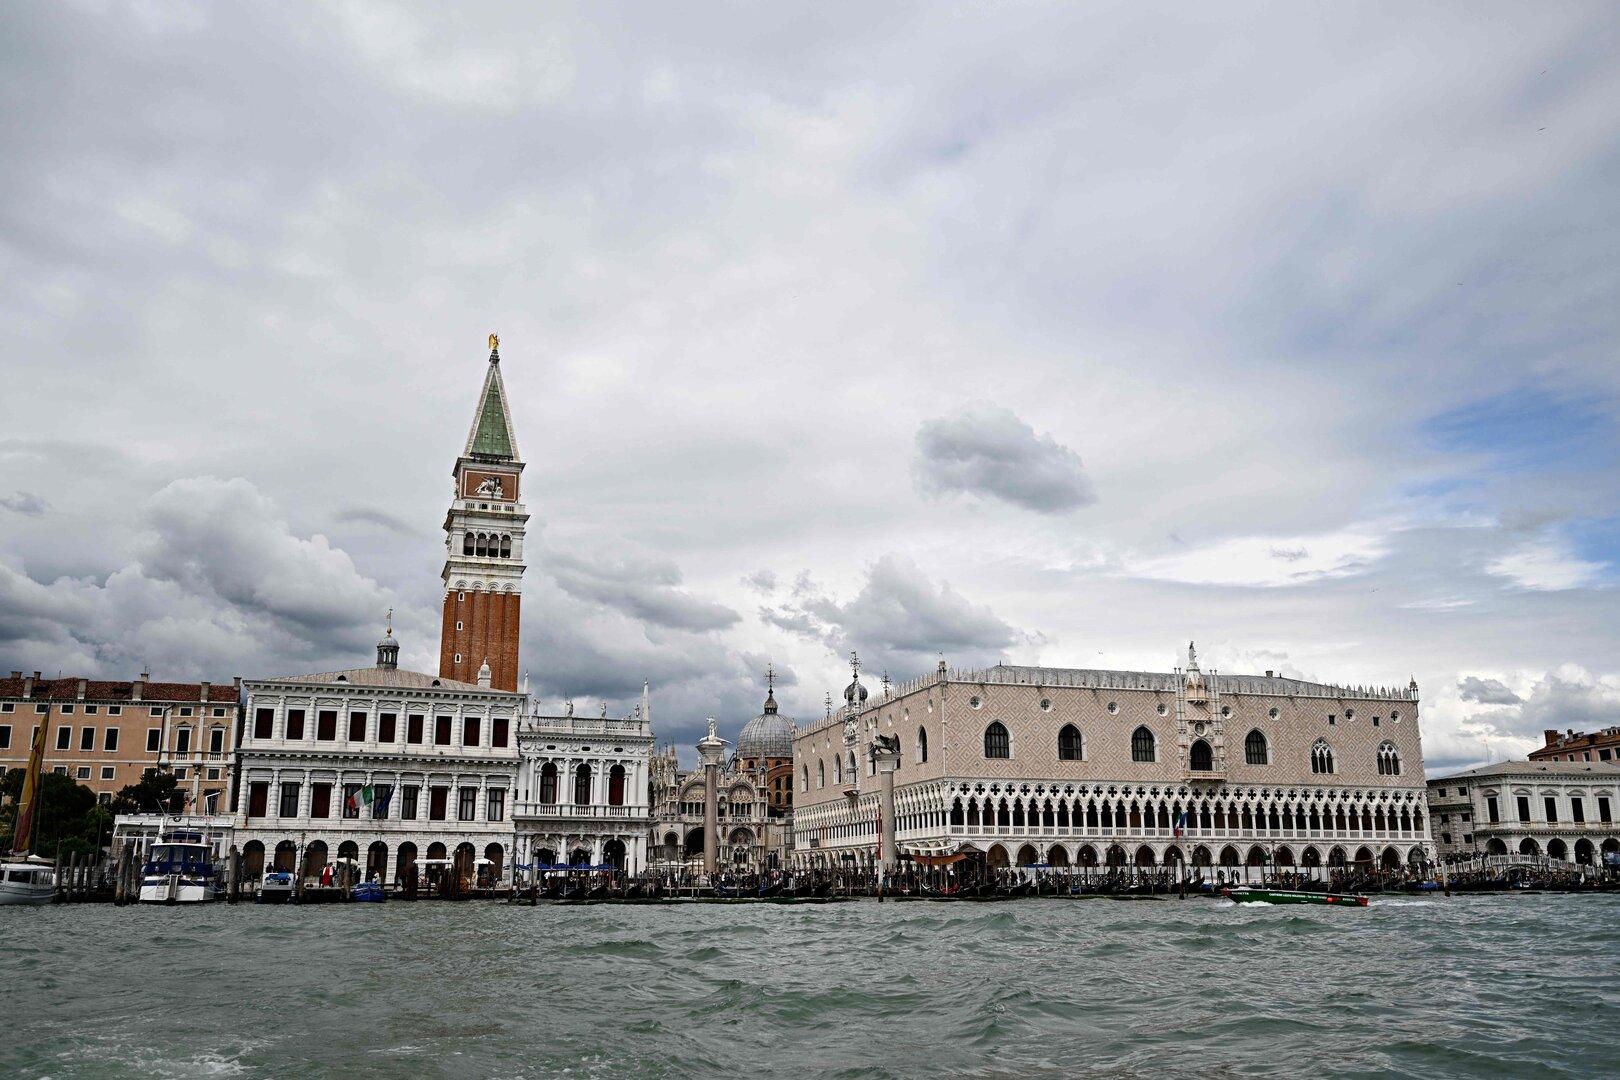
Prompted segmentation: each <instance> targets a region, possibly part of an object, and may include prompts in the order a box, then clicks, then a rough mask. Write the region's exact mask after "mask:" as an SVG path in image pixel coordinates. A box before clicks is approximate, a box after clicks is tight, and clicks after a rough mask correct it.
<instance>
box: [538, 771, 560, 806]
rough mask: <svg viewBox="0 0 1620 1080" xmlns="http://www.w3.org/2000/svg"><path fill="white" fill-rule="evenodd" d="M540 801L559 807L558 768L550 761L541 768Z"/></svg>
mask: <svg viewBox="0 0 1620 1080" xmlns="http://www.w3.org/2000/svg"><path fill="white" fill-rule="evenodd" d="M540 801H541V802H543V803H545V804H546V805H547V806H556V805H557V766H556V765H555V764H554V763H553V762H550V761H548V762H546V763H545V764H544V765H542V766H540Z"/></svg>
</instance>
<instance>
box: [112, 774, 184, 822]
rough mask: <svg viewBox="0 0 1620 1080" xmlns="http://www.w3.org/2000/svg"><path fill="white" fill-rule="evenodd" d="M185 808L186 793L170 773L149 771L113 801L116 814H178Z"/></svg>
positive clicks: (114, 797)
mask: <svg viewBox="0 0 1620 1080" xmlns="http://www.w3.org/2000/svg"><path fill="white" fill-rule="evenodd" d="M185 806H186V793H185V792H184V791H182V790H180V782H179V781H178V780H176V779H175V778H174V773H172V772H170V771H169V770H168V769H148V770H147V771H146V772H145V773H144V774H142V776H141V778H140V780H139V781H138V782H136V783H133V784H129V785H127V786H126V787H125V788H124V789H123V790H122V791H120V792H119V793H118V794H117V795H115V796H113V801H112V809H113V813H115V814H158V813H162V814H178V813H180V812H182V811H183V810H184V809H185Z"/></svg>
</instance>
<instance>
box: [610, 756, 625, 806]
mask: <svg viewBox="0 0 1620 1080" xmlns="http://www.w3.org/2000/svg"><path fill="white" fill-rule="evenodd" d="M608 805H609V806H623V805H624V766H623V765H615V766H613V768H611V769H609V770H608Z"/></svg>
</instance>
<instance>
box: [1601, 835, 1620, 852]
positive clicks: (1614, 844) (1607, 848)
mask: <svg viewBox="0 0 1620 1080" xmlns="http://www.w3.org/2000/svg"><path fill="white" fill-rule="evenodd" d="M1617 851H1620V840H1616V839H1615V838H1614V837H1612V836H1611V837H1609V838H1608V839H1607V840H1605V841H1603V854H1605V855H1612V854H1614V853H1615V852H1617Z"/></svg>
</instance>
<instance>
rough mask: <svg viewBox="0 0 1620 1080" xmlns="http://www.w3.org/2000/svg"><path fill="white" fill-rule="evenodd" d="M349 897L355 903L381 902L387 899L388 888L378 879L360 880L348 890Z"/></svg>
mask: <svg viewBox="0 0 1620 1080" xmlns="http://www.w3.org/2000/svg"><path fill="white" fill-rule="evenodd" d="M349 899H351V900H353V901H354V902H355V903H357V904H381V903H384V902H385V901H386V900H387V899H388V890H387V889H385V888H383V884H382V882H380V881H362V882H361V883H360V884H358V885H356V886H355V887H354V888H353V889H351V890H349Z"/></svg>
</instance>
